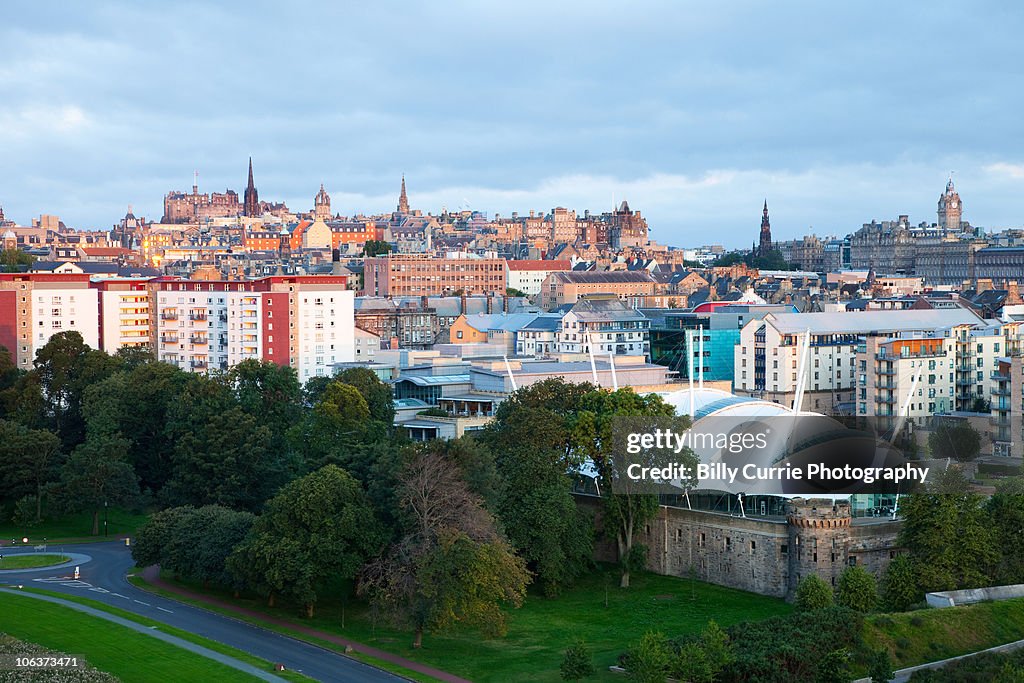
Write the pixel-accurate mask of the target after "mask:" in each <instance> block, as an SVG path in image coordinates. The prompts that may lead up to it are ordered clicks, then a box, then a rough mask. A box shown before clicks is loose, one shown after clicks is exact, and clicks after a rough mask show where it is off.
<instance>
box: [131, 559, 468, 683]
mask: <svg viewBox="0 0 1024 683" xmlns="http://www.w3.org/2000/svg"><path fill="white" fill-rule="evenodd" d="M142 578H143V579H145V580H146V583H148V584H149V585H151V586H154V587H156V588H160V589H161V590H165V591H167V592H168V593H172V594H174V595H180V596H181V597H183V598H188V599H189V600H194V601H196V602H199V603H202V604H206V605H209V606H211V607H216V608H217V609H218V610H223V611H226V612H231V613H234V614H237V615H239V616H242V617H246V619H247V620H250V621H251V620H255V621H256V625H257V626H258V625H259V624H260V623H263V624H269V625H272V626H278V627H281V628H286V629H289V630H291V631H294V632H296V633H301V634H302V635H304V636H309V637H311V638H316V639H318V640H322V641H326V642H329V643H333V644H335V645H340V646H342V647H346V648H348V647H350V648H352V650H353V651H355V652H359V653H361V654H364V655H367V656H369V657H373V658H375V659H379V660H381V661H384V662H388V663H389V664H394V665H396V666H400V667H403V668H405V669H409V670H410V671H415V672H416V673H420V674H423V675H424V676H430V677H431V678H436V679H437V680H439V681H444V683H471V681H469V680H467V679H465V678H459V677H458V676H456V675H454V674H450V673H448V672H447V671H441V670H440V669H435V668H434V667H431V666H427V665H426V664H421V663H420V662H415V661H413V660H411V659H406V658H405V657H400V656H398V655H396V654H394V653H391V652H386V651H385V650H380V649H377V648H375V647H370V646H369V645H364V644H362V643H359V642H356V641H354V640H349V639H348V638H342V637H341V636H338V635H335V634H333V633H328V632H326V631H320V630H318V629H315V628H310V627H309V626H304V625H303V624H299V623H296V622H294V621H290V620H288V619H281V618H279V617H272V616H269V615H267V614H264V613H262V612H258V611H256V610H253V609H248V608H246V607H240V606H238V605H234V604H232V603H230V602H228V601H226V600H221V599H220V598H215V597H212V596H209V595H205V594H203V593H197V592H195V591H191V590H188V589H187V588H182V587H181V586H175V585H173V584H170V583H167V582H166V581H164V580H163V579H161V578H160V567H159V565H153V566H151V567H146V568H145V569H143V570H142Z"/></svg>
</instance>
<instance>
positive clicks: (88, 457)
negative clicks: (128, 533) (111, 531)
mask: <svg viewBox="0 0 1024 683" xmlns="http://www.w3.org/2000/svg"><path fill="white" fill-rule="evenodd" d="M127 448H128V442H127V441H125V440H124V439H123V438H120V437H117V436H107V435H102V436H97V437H94V438H90V439H88V440H86V442H85V443H83V444H82V445H81V446H79V447H78V448H76V449H75V450H74V452H73V453H72V454H71V457H70V458H68V461H67V463H66V464H65V465H64V468H63V470H62V472H61V479H60V482H59V483H58V484H57V485H56V486H57V488H56V491H57V499H58V501H59V504H60V506H61V507H62V508H63V509H64V510H67V511H68V512H86V511H88V512H91V513H92V534H93V535H94V536H95V535H97V534H99V532H100V510H102V509H104V508H105V507H107V506H110V505H114V506H124V505H130V504H132V503H133V502H134V501H135V500H136V499H137V497H138V495H139V483H138V478H137V477H136V476H135V471H134V470H133V469H132V466H131V465H130V464H129V463H128V462H127V461H126V460H125V458H124V453H125V451H126V450H127Z"/></svg>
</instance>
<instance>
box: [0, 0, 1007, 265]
mask: <svg viewBox="0 0 1024 683" xmlns="http://www.w3.org/2000/svg"><path fill="white" fill-rule="evenodd" d="M1022 29H1024V5H1021V4H1020V3H1008V2H998V3H995V2H972V3H964V2H962V1H960V2H930V3H923V2H922V3H891V2H866V1H863V0H862V1H860V2H847V3H831V2H820V1H814V2H806V3H804V2H783V3H777V2H757V3H755V2H743V1H742V0H730V2H713V1H712V2H681V1H678V0H675V1H665V2H656V1H653V2H631V3H628V4H626V3H615V4H614V5H613V4H612V3H594V2H592V1H589V2H574V1H569V0H563V1H561V2H551V1H550V0H545V1H543V2H532V1H528V0H517V1H516V2H500V3H498V2H494V3H492V2H458V1H450V2H423V3H401V2H396V3H367V2H362V3H355V2H348V3H339V2H323V3H304V2H288V3H282V2H265V3H264V2H258V1H251V0H250V1H249V2H238V3H231V4H229V3H220V4H218V5H216V6H215V5H214V4H213V3H187V2H175V3H162V4H160V5H158V4H157V3H136V2H128V1H125V2H102V1H90V2H82V3H41V2H36V1H35V0H33V1H32V2H21V1H20V0H15V1H13V2H12V1H10V0H8V1H6V2H4V3H3V6H2V8H0V46H2V48H0V50H2V56H0V205H2V206H3V208H4V210H5V212H6V214H7V216H8V217H9V218H12V219H14V220H17V221H18V222H21V223H27V222H28V221H29V220H30V219H31V218H32V217H33V216H36V215H39V214H40V213H56V214H58V215H60V216H61V217H62V218H63V219H64V220H65V221H66V222H68V223H69V224H71V225H75V226H78V227H109V225H110V224H112V223H114V222H115V221H116V220H117V219H118V218H119V217H120V216H122V215H123V214H124V212H125V208H126V206H127V205H128V204H133V205H134V207H135V213H136V214H137V215H145V216H147V217H154V218H158V217H159V214H160V213H161V208H162V204H161V201H162V196H163V194H164V193H165V192H166V191H167V190H169V189H187V188H188V187H189V186H190V185H191V184H192V172H193V170H194V169H198V171H199V185H200V188H201V190H205V191H211V190H221V191H222V190H223V189H225V188H227V187H231V188H234V189H236V190H238V191H241V190H242V188H243V186H244V184H245V173H246V163H247V159H248V157H249V155H250V154H251V155H252V157H253V159H254V165H255V172H256V182H257V186H258V188H259V190H260V196H261V198H264V199H269V200H284V201H286V202H287V203H288V205H289V206H290V207H292V208H293V209H308V208H310V207H311V206H312V198H313V195H314V194H315V193H316V191H317V189H318V188H319V185H320V183H321V182H323V183H324V184H325V185H326V187H327V189H328V191H329V192H330V193H331V195H332V200H333V202H332V206H333V208H334V210H335V211H339V212H341V213H343V214H352V213H355V212H357V211H361V212H364V213H370V212H380V211H390V210H393V207H394V204H395V203H396V199H397V193H398V185H399V181H400V176H401V174H402V173H405V174H406V177H407V182H408V186H409V196H410V201H411V204H412V206H413V207H414V208H420V209H423V210H424V211H434V212H436V211H439V210H440V209H441V208H442V207H448V208H459V207H465V206H468V207H470V208H472V209H476V210H481V211H486V212H487V213H488V214H489V215H493V213H494V212H501V213H506V214H507V213H509V212H511V211H513V210H518V211H520V212H526V211H529V210H530V209H536V210H538V211H541V210H549V209H551V208H552V207H554V206H567V207H570V208H575V209H577V210H579V211H581V212H582V210H583V209H585V208H590V209H592V210H605V209H607V208H608V207H609V206H611V204H612V202H613V201H620V200H621V199H623V198H625V199H628V200H629V203H630V205H631V206H632V207H633V208H635V209H640V210H641V211H643V212H644V213H645V214H646V215H647V216H648V218H649V220H650V224H651V227H652V230H653V233H652V236H653V237H655V238H656V239H658V240H659V241H662V242H668V243H670V244H677V245H687V246H692V245H699V244H705V243H711V242H718V243H725V244H727V245H730V246H741V245H744V244H749V243H750V242H751V240H752V239H754V238H756V235H757V231H758V227H759V225H760V208H761V202H762V201H763V200H764V199H765V198H767V199H768V203H769V208H770V209H771V212H772V225H773V230H774V234H775V236H776V237H777V238H781V239H785V238H789V237H795V236H799V235H802V234H804V233H806V232H809V231H814V232H816V233H817V234H819V235H823V234H845V233H847V232H849V231H852V230H854V229H856V228H857V227H859V226H860V224H861V223H863V222H865V221H868V220H870V219H872V218H877V219H880V220H881V219H888V218H893V217H895V216H896V215H897V214H900V213H909V214H910V215H911V219H912V220H914V221H915V222H916V221H921V220H928V221H934V220H935V203H936V201H937V199H938V195H939V193H940V192H941V190H942V188H943V187H944V185H945V182H946V179H947V176H948V174H949V172H950V171H951V170H953V171H955V174H954V180H955V182H956V184H957V188H958V190H959V191H960V193H961V196H962V198H963V200H964V204H965V217H966V218H967V219H968V220H970V221H971V222H972V223H973V224H975V225H983V226H986V227H990V228H995V227H1005V226H1020V225H1022V224H1024V206H1022V202H1021V200H1020V198H1021V195H1022V190H1024V135H1022V123H1021V122H1022V114H1021V112H1022V105H1024V69H1022V64H1024V60H1022V57H1024V42H1022V41H1021V39H1020V34H1021V31H1022Z"/></svg>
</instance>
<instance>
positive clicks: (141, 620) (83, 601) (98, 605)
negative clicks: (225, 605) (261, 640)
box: [22, 588, 313, 683]
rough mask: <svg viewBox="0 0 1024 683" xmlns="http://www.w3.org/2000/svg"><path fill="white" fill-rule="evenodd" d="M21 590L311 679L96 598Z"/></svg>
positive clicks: (304, 681) (292, 677)
mask: <svg viewBox="0 0 1024 683" xmlns="http://www.w3.org/2000/svg"><path fill="white" fill-rule="evenodd" d="M22 590H23V591H25V592H27V593H39V594H40V595H50V596H52V597H55V598H60V599H61V600H67V601H69V602H77V603H78V604H80V605H88V606H89V607H92V608H93V609H98V610H100V611H102V612H109V613H110V614H114V615H116V616H119V617H121V618H122V619H128V620H129V621H134V622H136V623H138V624H142V625H143V626H147V627H149V628H154V629H159V630H160V631H162V632H164V633H166V634H168V635H172V636H177V637H178V638H181V639H182V640H187V641H188V642H190V643H195V644H196V645H202V646H203V647H205V648H206V649H208V650H213V651H214V652H219V653H221V654H223V655H227V656H228V657H233V658H235V659H237V660H239V661H242V662H245V663H247V664H251V665H252V666H255V667H257V668H260V669H263V670H265V671H269V672H273V673H274V674H275V675H277V676H280V677H281V678H284V679H287V680H289V681H294V682H295V683H309V681H312V680H313V679H311V678H309V677H308V676H305V675H303V674H301V673H299V672H297V671H288V670H286V671H276V672H275V671H274V665H273V664H272V663H271V662H269V661H267V660H265V659H260V658H259V657H255V656H253V655H250V654H249V653H248V652H243V651H242V650H236V649H235V648H233V647H231V646H229V645H224V644H223V643H218V642H217V641H215V640H209V639H207V638H203V637H202V636H197V635H195V634H194V633H190V632H188V631H182V630H181V629H178V628H174V627H173V626H168V625H167V624H163V623H160V622H159V621H154V620H153V619H149V618H147V617H144V616H141V615H139V614H135V613H134V612H128V611H126V610H123V609H119V608H117V607H112V606H110V605H107V604H106V603H102V602H99V601H97V600H91V599H89V598H82V597H79V596H77V595H68V594H66V593H57V592H56V591H49V590H45V589H42V588H23V589H22Z"/></svg>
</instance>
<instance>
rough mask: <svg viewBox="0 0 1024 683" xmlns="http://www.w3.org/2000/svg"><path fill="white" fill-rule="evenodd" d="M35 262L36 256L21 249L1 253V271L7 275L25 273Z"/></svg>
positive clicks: (5, 250)
mask: <svg viewBox="0 0 1024 683" xmlns="http://www.w3.org/2000/svg"><path fill="white" fill-rule="evenodd" d="M35 261H36V257H35V256H33V255H32V254H29V253H28V252H24V251H22V250H21V249H4V250H3V251H0V269H2V270H3V272H5V273H20V272H24V271H25V270H26V269H27V267H28V266H31V265H32V264H33V263H35Z"/></svg>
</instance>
